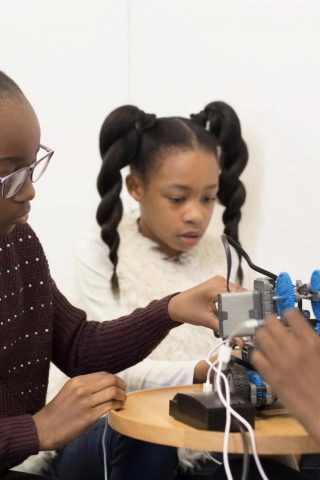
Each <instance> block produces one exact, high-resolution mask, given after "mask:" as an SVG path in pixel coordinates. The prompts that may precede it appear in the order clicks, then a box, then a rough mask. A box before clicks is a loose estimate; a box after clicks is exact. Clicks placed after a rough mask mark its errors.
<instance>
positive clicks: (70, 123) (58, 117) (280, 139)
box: [0, 0, 320, 293]
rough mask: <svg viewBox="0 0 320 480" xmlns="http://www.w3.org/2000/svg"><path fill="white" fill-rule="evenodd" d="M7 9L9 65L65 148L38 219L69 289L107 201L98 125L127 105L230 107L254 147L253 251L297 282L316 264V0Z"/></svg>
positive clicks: (36, 4)
mask: <svg viewBox="0 0 320 480" xmlns="http://www.w3.org/2000/svg"><path fill="white" fill-rule="evenodd" d="M0 8H1V10H0V11H1V15H0V45H1V49H0V68H1V69H2V70H4V71H6V72H7V73H8V74H9V75H10V76H12V77H13V78H14V79H15V80H16V81H17V82H18V83H19V85H20V86H21V87H22V88H23V89H24V91H25V93H26V94H27V96H28V97H29V98H30V99H31V101H32V103H33V104H34V106H35V108H36V110H37V112H38V115H39V118H40V121H41V124H42V141H43V142H44V143H47V144H48V145H49V146H50V147H54V148H55V150H56V154H55V156H54V158H53V160H52V165H51V166H50V170H49V171H48V173H47V174H46V177H44V178H43V179H42V180H41V182H40V183H39V184H38V185H37V193H38V195H37V199H36V201H35V202H34V206H33V210H32V215H31V216H30V223H31V224H32V226H33V227H34V228H35V229H36V231H37V233H38V235H39V236H40V238H41V240H42V243H43V245H44V247H45V249H46V252H47V255H48V258H49V262H50V265H51V269H52V272H53V276H54V277H55V279H56V280H57V282H58V284H59V285H60V287H61V288H62V289H63V290H64V291H66V292H67V293H68V292H69V291H71V283H72V282H71V278H72V274H71V267H72V263H73V247H74V245H75V242H76V239H77V238H78V236H79V234H80V232H81V231H82V230H83V229H84V228H85V226H86V225H87V224H88V222H89V221H90V220H91V219H92V218H93V216H94V215H95V209H96V206H97V204H98V195H97V193H96V188H95V182H96V176H97V173H98V170H99V166H100V158H99V154H98V132H99V128H100V126H101V123H102V121H103V119H104V117H105V116H106V115H107V113H108V112H109V111H110V110H111V109H113V108H114V107H116V106H118V105H121V104H123V103H127V102H130V103H134V104H137V105H138V106H139V107H141V108H143V109H144V110H146V111H150V112H155V113H157V114H159V115H162V114H164V115H170V114H180V115H182V114H186V115H187V114H189V113H190V112H195V111H199V110H200V109H201V108H202V107H203V106H204V105H205V104H206V103H208V102H210V101H212V100H224V101H226V102H228V103H230V104H231V105H232V106H233V107H234V108H235V110H236V111H237V112H238V114H239V117H240V119H241V122H242V127H243V134H244V137H245V138H246V141H247V143H248V147H249V151H250V160H249V164H248V167H247V169H246V171H245V173H244V175H243V179H244V182H245V185H246V188H247V192H248V195H247V203H246V206H245V208H244V212H243V221H242V225H241V238H242V242H243V245H244V247H245V248H246V250H247V251H248V253H249V254H250V256H251V257H252V260H253V261H254V262H255V263H257V264H259V265H261V266H263V267H264V268H267V269H270V270H273V271H274V272H275V273H278V272H279V271H282V270H286V271H288V272H289V273H290V274H291V275H292V277H293V279H296V278H302V279H303V280H305V281H307V280H308V279H309V277H310V273H311V271H312V270H313V269H314V268H320V258H319V257H320V255H319V247H318V246H319V241H318V236H317V234H318V232H319V226H318V223H317V220H318V194H317V187H318V178H320V164H319V162H318V156H319V148H318V138H319V133H318V132H319V126H320V93H319V85H320V55H319V51H318V50H319V48H318V46H319V44H320V30H319V28H318V24H319V17H320V4H319V2H318V1H317V0H299V1H298V0H281V1H279V0H258V1H257V0H224V1H223V2H221V1H218V0H161V2H160V1H157V2H156V1H154V0H91V1H90V2H89V1H85V0H68V1H65V0H64V1H63V0H55V1H49V0H28V1H23V0H0ZM126 203H128V202H127V201H126Z"/></svg>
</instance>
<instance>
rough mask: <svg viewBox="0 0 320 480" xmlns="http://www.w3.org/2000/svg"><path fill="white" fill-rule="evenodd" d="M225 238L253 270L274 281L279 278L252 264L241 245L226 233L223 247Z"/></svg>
mask: <svg viewBox="0 0 320 480" xmlns="http://www.w3.org/2000/svg"><path fill="white" fill-rule="evenodd" d="M223 237H225V238H226V239H227V241H228V243H230V245H232V246H233V247H234V248H235V250H236V251H237V253H238V254H240V255H241V256H242V257H243V258H244V259H245V260H246V262H247V264H248V265H249V267H250V268H252V270H255V271H256V272H259V273H262V275H265V276H266V277H269V278H272V279H273V280H277V278H278V276H277V275H275V274H274V273H272V272H269V271H268V270H264V268H261V267H258V266H257V265H254V263H252V261H251V259H250V257H249V255H248V254H247V253H246V252H245V251H244V250H243V248H242V247H241V245H239V243H237V242H236V241H235V240H233V238H231V237H229V236H228V235H226V234H225V233H224V234H223V235H221V238H222V241H223V245H225V240H224V238H223Z"/></svg>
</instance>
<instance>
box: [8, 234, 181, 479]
mask: <svg viewBox="0 0 320 480" xmlns="http://www.w3.org/2000/svg"><path fill="white" fill-rule="evenodd" d="M169 299H170V297H166V298H165V299H162V300H160V301H154V302H152V303H151V304H150V305H149V306H148V307H146V308H145V309H137V310H135V311H134V312H133V313H132V314H131V315H129V316H125V317H122V318H121V319H120V320H119V319H118V320H116V321H107V322H104V323H99V322H88V321H87V320H86V315H85V313H84V312H83V311H82V310H79V309H77V308H75V307H72V306H71V305H70V304H69V303H68V301H67V300H66V299H65V297H64V296H63V295H62V294H61V293H60V292H59V290H58V289H57V287H56V285H55V283H54V282H53V280H52V279H51V277H50V272H49V268H48V264H47V260H46V257H45V255H44V252H43V249H42V247H41V245H40V243H39V240H38V238H37V237H36V235H35V233H34V232H33V231H32V229H31V228H30V226H29V225H24V226H17V227H16V228H15V229H14V230H13V232H12V233H10V234H9V235H4V236H0V474H1V473H3V472H4V471H6V470H7V469H8V468H10V467H12V466H14V465H17V464H19V463H20V462H22V461H23V460H24V459H25V458H26V457H28V456H29V455H32V454H35V453H38V450H39V441H38V436H37V432H36V428H35V424H34V422H33V417H32V415H33V414H34V413H36V412H37V411H38V410H40V409H41V408H42V407H43V406H44V404H45V398H46V390H47V382H48V371H49V363H50V360H52V361H53V362H54V363H55V364H56V365H57V366H58V367H59V368H60V369H61V370H62V371H63V372H65V373H66V374H67V375H68V376H70V377H73V376H75V375H80V374H86V373H92V372H96V371H101V370H106V371H108V372H111V373H116V372H118V371H121V370H123V369H125V368H127V367H129V366H131V365H133V364H135V363H137V362H139V361H141V360H142V359H143V358H145V357H146V356H147V355H149V353H150V352H151V351H152V350H153V349H154V348H155V347H156V345H157V344H158V343H159V342H160V341H161V340H162V339H163V338H164V337H165V336H166V334H167V333H168V331H169V330H170V329H171V328H173V327H174V326H177V325H178V324H177V323H175V322H173V321H172V320H171V319H170V318H169V316H168V301H169Z"/></svg>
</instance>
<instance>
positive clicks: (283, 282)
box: [275, 272, 295, 318]
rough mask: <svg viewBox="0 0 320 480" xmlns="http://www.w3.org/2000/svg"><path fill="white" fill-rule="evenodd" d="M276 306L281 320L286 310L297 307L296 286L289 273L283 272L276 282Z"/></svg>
mask: <svg viewBox="0 0 320 480" xmlns="http://www.w3.org/2000/svg"><path fill="white" fill-rule="evenodd" d="M275 293H276V297H277V299H276V304H277V311H278V315H279V317H280V318H282V314H283V311H284V310H287V309H292V308H294V306H295V293H294V285H293V284H292V281H291V278H290V276H289V274H288V273H287V272H281V273H280V274H279V275H278V278H277V280H276V288H275Z"/></svg>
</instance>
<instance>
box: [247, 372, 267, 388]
mask: <svg viewBox="0 0 320 480" xmlns="http://www.w3.org/2000/svg"><path fill="white" fill-rule="evenodd" d="M248 378H249V381H250V382H251V383H254V384H255V385H256V386H257V387H263V385H264V381H263V380H262V377H261V375H259V373H257V372H255V371H254V370H248Z"/></svg>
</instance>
